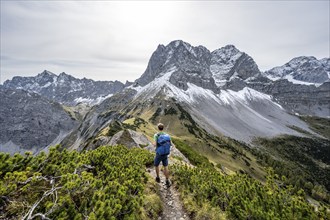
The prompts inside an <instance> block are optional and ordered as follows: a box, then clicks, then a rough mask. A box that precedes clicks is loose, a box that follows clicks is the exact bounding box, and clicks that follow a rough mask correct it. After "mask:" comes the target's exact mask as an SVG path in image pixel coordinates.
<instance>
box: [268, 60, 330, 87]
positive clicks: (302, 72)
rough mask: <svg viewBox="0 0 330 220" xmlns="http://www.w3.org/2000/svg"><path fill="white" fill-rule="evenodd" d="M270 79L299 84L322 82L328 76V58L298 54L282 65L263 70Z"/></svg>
mask: <svg viewBox="0 0 330 220" xmlns="http://www.w3.org/2000/svg"><path fill="white" fill-rule="evenodd" d="M265 74H266V75H267V76H268V77H270V78H271V79H273V80H274V79H275V80H276V79H287V80H289V81H291V82H294V83H298V84H299V81H300V82H301V83H300V84H304V82H305V83H306V82H307V83H316V84H322V83H324V82H326V81H328V80H329V78H330V59H329V58H324V59H321V60H318V59H316V58H315V57H313V56H309V57H308V56H300V57H296V58H293V59H292V60H290V61H289V62H288V63H286V64H284V65H283V66H278V67H275V68H272V69H270V70H268V71H266V72H265Z"/></svg>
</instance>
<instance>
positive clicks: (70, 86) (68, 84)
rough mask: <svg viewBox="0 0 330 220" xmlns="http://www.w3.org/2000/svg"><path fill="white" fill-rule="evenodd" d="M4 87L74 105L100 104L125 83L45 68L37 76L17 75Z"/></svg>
mask: <svg viewBox="0 0 330 220" xmlns="http://www.w3.org/2000/svg"><path fill="white" fill-rule="evenodd" d="M127 83H128V82H127ZM4 87H5V88H12V89H22V90H25V91H30V92H35V93H38V94H40V95H42V96H44V97H46V98H48V99H50V100H53V101H57V102H60V103H62V104H65V105H70V106H73V105H76V104H78V103H80V102H84V103H88V104H90V105H95V104H98V103H100V102H101V101H103V100H104V99H106V98H107V97H109V96H111V95H113V94H114V93H116V92H120V91H122V90H123V89H124V87H125V85H124V84H123V83H121V82H119V81H114V82H113V81H94V80H91V79H86V78H83V79H77V78H74V77H73V76H71V75H68V74H66V73H64V72H63V73H61V74H59V75H55V74H54V73H52V72H50V71H47V70H45V71H43V72H42V73H40V74H38V75H37V76H35V77H20V76H16V77H14V78H13V79H12V80H7V81H5V82H4Z"/></svg>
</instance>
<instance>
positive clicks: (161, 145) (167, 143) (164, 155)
mask: <svg viewBox="0 0 330 220" xmlns="http://www.w3.org/2000/svg"><path fill="white" fill-rule="evenodd" d="M157 127H158V130H159V132H158V133H156V134H155V135H154V140H155V142H154V145H155V147H156V156H155V161H154V164H155V167H156V175H157V177H156V182H158V183H159V182H160V178H159V164H160V162H162V164H163V167H164V174H165V177H166V182H165V183H166V185H167V186H170V185H171V182H170V180H169V172H168V168H167V167H168V155H169V154H170V150H171V146H174V144H173V143H172V141H171V137H170V136H169V135H168V134H166V133H165V132H163V130H164V125H163V124H162V123H159V124H158V125H157Z"/></svg>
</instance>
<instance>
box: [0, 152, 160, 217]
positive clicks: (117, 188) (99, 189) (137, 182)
mask: <svg viewBox="0 0 330 220" xmlns="http://www.w3.org/2000/svg"><path fill="white" fill-rule="evenodd" d="M152 161H153V156H152V154H151V153H149V152H148V151H145V150H142V149H138V148H133V149H131V150H128V149H127V148H126V147H123V146H116V147H100V148H98V149H96V150H92V151H88V152H83V153H78V152H76V151H67V150H61V149H60V148H59V147H56V148H51V149H50V152H49V153H48V154H45V153H40V154H39V155H37V156H32V155H31V154H29V153H26V155H25V156H22V155H19V154H15V155H14V156H9V155H8V154H4V153H0V170H1V171H0V195H1V197H0V207H1V209H0V219H34V218H35V219H38V218H40V219H41V218H44V219H46V218H49V219H86V218H88V219H146V218H150V219H154V218H155V217H156V216H158V213H159V212H160V211H161V210H160V209H161V207H160V205H159V204H160V203H159V202H158V203H156V202H155V201H157V198H155V197H157V196H155V195H154V194H155V193H154V192H153V190H147V189H148V187H147V186H148V182H149V181H148V177H147V175H146V173H145V166H146V165H150V164H151V163H152ZM149 188H151V187H149Z"/></svg>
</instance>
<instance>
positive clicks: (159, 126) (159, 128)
mask: <svg viewBox="0 0 330 220" xmlns="http://www.w3.org/2000/svg"><path fill="white" fill-rule="evenodd" d="M157 127H158V130H160V131H162V130H163V129H164V125H163V124H162V123H158V125H157Z"/></svg>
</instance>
